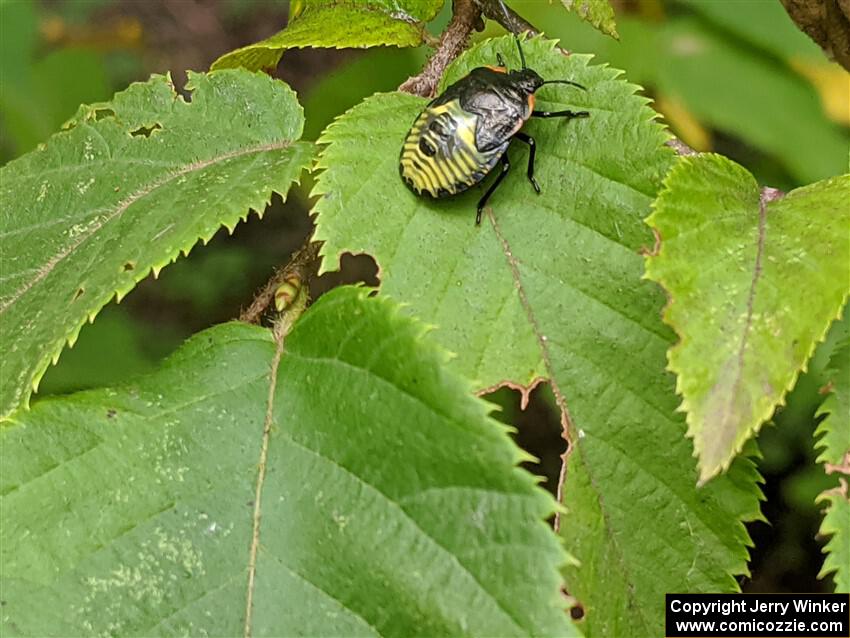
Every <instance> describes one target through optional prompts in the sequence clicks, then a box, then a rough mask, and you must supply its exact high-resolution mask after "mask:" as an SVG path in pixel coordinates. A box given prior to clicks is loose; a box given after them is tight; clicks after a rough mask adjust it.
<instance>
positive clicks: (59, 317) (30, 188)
mask: <svg viewBox="0 0 850 638" xmlns="http://www.w3.org/2000/svg"><path fill="white" fill-rule="evenodd" d="M187 88H188V89H189V90H191V91H192V101H191V102H188V103H187V102H185V101H184V100H183V99H182V98H181V97H180V96H179V95H178V94H177V93H176V92H175V91H174V87H173V86H172V85H171V81H170V79H169V78H167V77H164V76H154V77H153V78H151V79H150V80H149V81H148V82H145V83H140V84H134V85H132V86H130V88H128V89H127V90H125V91H122V92H121V93H118V94H116V95H115V98H114V99H113V100H112V101H111V102H105V103H102V104H96V105H93V106H83V107H81V108H80V110H79V112H78V113H77V115H76V116H75V117H74V118H73V119H72V120H71V121H70V122H69V124H68V127H69V129H68V130H66V131H62V132H61V133H57V134H56V135H54V136H53V137H52V138H51V139H50V140H49V141H48V142H47V143H46V145H44V146H42V147H40V148H39V149H37V150H35V151H33V152H32V153H29V154H27V155H25V156H23V157H21V158H20V159H17V160H15V161H13V162H10V163H9V164H7V165H6V166H4V167H3V168H2V170H0V201H2V203H3V206H2V213H0V254H2V271H3V276H2V278H0V325H2V331H0V350H2V352H3V366H2V374H0V388H2V389H0V416H5V415H7V414H9V412H10V411H11V410H13V409H14V408H15V407H16V406H17V405H19V404H26V403H27V400H28V398H29V395H30V392H31V389H32V388H33V387H34V386H36V385H37V384H38V380H39V379H40V378H41V376H42V374H43V373H44V371H45V369H46V368H47V366H48V364H49V362H50V360H51V359H56V358H57V357H58V356H59V353H60V351H61V350H62V347H63V346H64V344H65V342H66V341H69V342H71V343H73V341H74V340H75V339H76V336H77V334H78V333H79V330H80V328H81V326H82V324H83V323H84V322H85V320H86V319H87V318H88V319H93V318H94V316H95V315H96V314H97V312H98V311H99V310H100V309H101V308H102V307H103V306H104V305H105V304H106V303H107V302H108V301H109V300H110V299H111V298H112V297H113V295H117V297H118V298H119V299H120V298H121V297H122V296H124V295H125V294H127V292H129V291H130V290H131V289H132V288H133V286H135V284H136V282H138V281H139V280H141V279H143V278H144V277H146V276H147V275H148V273H149V272H150V271H151V270H153V271H154V273H157V272H158V271H159V270H160V269H161V268H163V267H164V266H165V265H166V264H168V263H169V262H171V261H174V260H175V259H176V258H177V257H178V256H179V254H180V253H181V252H182V253H184V254H185V253H188V252H189V250H191V248H192V246H194V245H195V244H196V243H197V241H198V240H199V239H200V240H203V241H206V240H208V239H210V237H212V235H213V234H214V233H215V232H216V230H218V229H219V228H221V227H222V226H225V227H227V228H228V229H230V230H232V229H233V227H234V226H235V225H236V224H237V223H238V222H239V220H240V219H244V218H246V217H247V215H248V212H249V209H253V210H255V211H257V212H258V213H259V214H262V212H263V210H264V209H265V207H266V204H267V203H268V202H269V200H270V198H271V195H272V193H275V192H276V193H280V194H281V195H285V194H286V192H287V191H288V190H289V187H290V185H291V184H292V183H293V182H294V181H295V180H297V179H298V177H299V175H300V174H301V171H302V170H303V169H304V168H305V167H306V166H307V165H308V164H309V163H310V161H311V160H312V156H313V145H312V144H309V143H306V142H296V140H297V139H298V138H299V137H300V136H301V130H302V128H303V124H304V116H303V112H302V110H301V107H300V106H299V105H298V102H297V100H296V98H295V93H293V92H292V90H290V89H289V88H288V87H287V86H286V85H285V84H283V83H282V82H279V81H277V80H273V79H271V78H269V77H268V76H265V75H262V74H253V73H248V72H246V71H241V70H240V71H226V72H221V73H215V74H211V75H199V74H190V79H189V84H188V85H187Z"/></svg>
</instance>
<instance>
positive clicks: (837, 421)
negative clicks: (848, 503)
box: [815, 337, 850, 465]
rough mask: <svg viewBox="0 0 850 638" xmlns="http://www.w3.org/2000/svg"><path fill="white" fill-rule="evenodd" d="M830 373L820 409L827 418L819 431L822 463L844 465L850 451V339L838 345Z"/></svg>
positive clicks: (817, 431)
mask: <svg viewBox="0 0 850 638" xmlns="http://www.w3.org/2000/svg"><path fill="white" fill-rule="evenodd" d="M826 375H827V377H828V378H829V384H828V386H827V387H828V389H829V396H828V397H827V398H826V401H824V402H823V404H821V406H820V408H818V411H817V416H822V415H826V418H825V419H824V420H823V421H821V423H820V424H819V425H818V428H817V430H815V436H816V437H817V439H818V441H817V445H816V447H818V448H820V449H821V452H820V454H819V455H818V462H820V463H829V464H831V465H841V464H842V463H843V462H844V461H845V457H846V456H847V453H848V452H850V338H847V337H845V338H844V339H843V340H842V341H841V342H839V343H838V344H836V346H835V350H834V351H833V353H832V356H831V357H830V360H829V366H828V368H827V370H826Z"/></svg>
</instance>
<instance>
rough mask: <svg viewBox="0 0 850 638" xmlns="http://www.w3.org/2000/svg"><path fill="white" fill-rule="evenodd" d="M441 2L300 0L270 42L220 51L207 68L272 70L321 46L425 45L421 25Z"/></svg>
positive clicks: (267, 40)
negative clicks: (289, 55)
mask: <svg viewBox="0 0 850 638" xmlns="http://www.w3.org/2000/svg"><path fill="white" fill-rule="evenodd" d="M444 4H445V0H365V1H363V0H361V1H359V2H340V1H339V0H304V3H303V6H302V7H301V10H300V11H298V12H293V13H292V14H290V18H289V24H288V25H287V27H286V28H285V29H284V30H283V31H279V32H278V33H275V34H274V35H273V36H271V37H270V38H266V39H265V40H261V41H260V42H255V43H254V44H249V45H248V46H246V47H242V48H241V49H236V50H235V51H231V52H230V53H226V54H224V55H223V56H221V57H220V58H219V59H218V60H216V61H215V62H213V64H212V68H213V69H224V68H232V67H239V66H241V67H245V68H247V69H252V70H259V69H266V70H270V69H274V68H275V67H277V63H278V62H279V61H280V57H281V56H282V55H283V53H284V51H286V50H287V49H300V48H303V47H325V48H334V49H343V48H349V47H357V48H364V47H375V46H381V45H394V46H398V47H415V46H419V45H420V44H423V43H424V42H425V41H426V32H425V24H426V23H427V22H430V21H431V20H432V19H434V17H435V16H436V15H437V14H438V13H439V11H440V9H441V8H442V6H443V5H444Z"/></svg>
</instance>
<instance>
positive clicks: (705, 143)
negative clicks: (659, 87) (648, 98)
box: [655, 95, 712, 151]
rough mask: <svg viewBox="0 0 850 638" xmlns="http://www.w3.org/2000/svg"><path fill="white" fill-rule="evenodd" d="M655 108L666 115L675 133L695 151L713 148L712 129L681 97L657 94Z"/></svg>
mask: <svg viewBox="0 0 850 638" xmlns="http://www.w3.org/2000/svg"><path fill="white" fill-rule="evenodd" d="M655 110H656V111H658V112H659V113H661V114H662V115H663V116H664V119H666V120H667V123H668V124H669V125H670V128H671V129H672V130H673V133H675V134H676V136H677V137H678V138H679V139H680V140H682V141H683V142H684V143H685V144H687V145H688V146H690V147H691V148H692V149H694V150H695V151H710V150H711V147H712V139H711V131H709V130H708V129H707V128H705V127H704V126H703V125H702V124H700V122H699V120H697V118H696V117H695V116H694V114H693V113H691V112H690V111H689V110H688V109H687V107H686V106H685V104H684V103H683V102H682V101H681V100H679V98H676V97H672V96H669V95H657V96H656V97H655Z"/></svg>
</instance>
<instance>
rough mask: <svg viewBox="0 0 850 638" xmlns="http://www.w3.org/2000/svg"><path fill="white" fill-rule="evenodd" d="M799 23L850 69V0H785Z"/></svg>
mask: <svg viewBox="0 0 850 638" xmlns="http://www.w3.org/2000/svg"><path fill="white" fill-rule="evenodd" d="M782 5H783V6H784V7H785V11H787V12H788V15H789V16H791V19H792V20H793V21H794V22H796V23H797V26H798V27H799V28H800V30H802V31H803V32H804V33H805V34H806V35H808V36H809V37H810V38H811V39H812V40H814V41H815V42H817V43H818V45H820V48H822V49H823V50H824V52H825V53H826V55H827V56H828V57H829V58H831V59H833V60H835V61H836V62H838V63H839V64H840V65H841V66H843V67H844V68H845V69H847V70H848V71H850V0H782Z"/></svg>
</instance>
